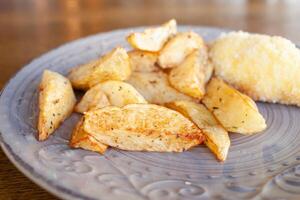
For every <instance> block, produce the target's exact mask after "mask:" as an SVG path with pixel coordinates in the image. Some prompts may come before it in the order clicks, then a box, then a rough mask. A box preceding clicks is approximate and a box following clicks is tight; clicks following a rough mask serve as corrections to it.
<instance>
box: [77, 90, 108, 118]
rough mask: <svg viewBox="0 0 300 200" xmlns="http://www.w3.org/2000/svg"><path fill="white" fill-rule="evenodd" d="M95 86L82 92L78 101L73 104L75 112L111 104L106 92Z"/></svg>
mask: <svg viewBox="0 0 300 200" xmlns="http://www.w3.org/2000/svg"><path fill="white" fill-rule="evenodd" d="M97 86H98V85H95V86H94V87H92V88H91V89H89V90H88V91H87V92H86V93H85V94H84V96H83V97H82V99H81V100H80V102H79V103H78V104H77V105H76V106H75V111H76V112H79V113H84V112H86V111H88V110H90V109H98V108H103V107H105V106H109V105H111V104H110V102H109V100H108V98H107V96H106V94H105V93H104V92H103V91H101V89H100V87H97Z"/></svg>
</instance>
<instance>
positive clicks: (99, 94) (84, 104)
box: [75, 81, 147, 113]
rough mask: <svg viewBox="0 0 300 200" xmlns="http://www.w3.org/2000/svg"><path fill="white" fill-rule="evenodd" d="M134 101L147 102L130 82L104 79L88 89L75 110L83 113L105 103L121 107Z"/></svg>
mask: <svg viewBox="0 0 300 200" xmlns="http://www.w3.org/2000/svg"><path fill="white" fill-rule="evenodd" d="M136 103H147V101H146V100H145V99H144V97H143V96H142V95H141V94H140V93H139V92H138V91H137V90H136V89H135V88H134V87H132V86H131V85H130V84H128V83H125V82H122V81H106V82H103V83H99V84H97V85H96V86H94V87H92V88H91V89H89V90H88V91H87V92H86V94H85V95H84V96H83V98H82V100H81V101H80V102H79V104H77V106H76V109H75V110H76V111H77V112H80V113H83V112H86V111H88V110H90V109H96V108H102V107H105V106H107V105H113V106H119V107H122V106H125V105H127V104H136Z"/></svg>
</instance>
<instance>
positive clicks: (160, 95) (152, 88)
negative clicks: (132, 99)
mask: <svg viewBox="0 0 300 200" xmlns="http://www.w3.org/2000/svg"><path fill="white" fill-rule="evenodd" d="M127 82H128V83H130V84H131V85H132V86H133V87H134V88H135V89H136V90H137V91H138V92H139V93H140V94H142V95H143V97H144V98H145V99H146V100H147V101H148V102H149V103H154V104H159V105H163V104H165V103H168V102H172V101H177V100H190V101H198V100H197V99H194V98H192V97H190V96H187V95H185V94H182V93H180V92H179V91H177V90H176V89H174V88H173V87H171V85H170V83H169V81H168V75H167V74H165V73H164V72H133V73H132V74H131V76H130V78H129V79H128V80H127Z"/></svg>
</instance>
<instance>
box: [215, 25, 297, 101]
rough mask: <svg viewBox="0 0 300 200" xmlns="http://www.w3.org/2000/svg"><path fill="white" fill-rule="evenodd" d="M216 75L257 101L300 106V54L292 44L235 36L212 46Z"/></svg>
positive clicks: (241, 34) (270, 38) (258, 36)
mask: <svg viewBox="0 0 300 200" xmlns="http://www.w3.org/2000/svg"><path fill="white" fill-rule="evenodd" d="M210 56H211V59H212V61H213V63H214V66H215V74H216V75H217V76H219V77H221V78H222V79H223V80H225V81H226V82H228V83H229V84H232V85H233V86H234V87H235V88H237V89H238V90H239V91H241V92H243V93H245V94H247V95H249V96H250V97H251V98H253V99H254V100H259V101H266V102H271V103H276V102H278V103H283V104H292V105H297V106H300V50H299V48H297V47H296V45H295V44H293V43H292V42H291V41H289V40H287V39H285V38H282V37H278V36H268V35H261V34H250V33H245V32H241V31H239V32H231V33H228V34H226V35H224V36H222V37H220V38H218V39H217V40H216V41H215V42H214V43H213V44H212V46H211V49H210Z"/></svg>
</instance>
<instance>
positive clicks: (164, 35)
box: [127, 19, 177, 52]
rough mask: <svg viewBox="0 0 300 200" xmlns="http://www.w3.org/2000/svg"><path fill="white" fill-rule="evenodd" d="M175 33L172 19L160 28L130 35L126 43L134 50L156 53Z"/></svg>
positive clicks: (175, 29) (174, 23)
mask: <svg viewBox="0 0 300 200" xmlns="http://www.w3.org/2000/svg"><path fill="white" fill-rule="evenodd" d="M176 32H177V26H176V20H174V19H172V20H170V21H168V22H167V23H165V24H163V25H162V26H159V27H154V28H149V29H146V30H145V31H144V32H143V33H132V34H130V35H129V36H128V37H127V41H128V43H129V44H130V45H131V46H132V47H133V48H135V49H139V50H143V51H151V52H158V51H159V50H160V49H161V48H162V47H163V45H164V44H165V42H166V41H167V40H168V39H169V38H170V37H171V36H172V35H174V34H175V33H176Z"/></svg>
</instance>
